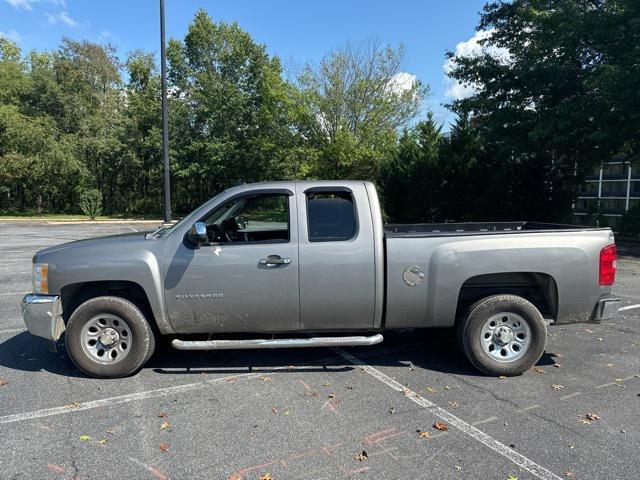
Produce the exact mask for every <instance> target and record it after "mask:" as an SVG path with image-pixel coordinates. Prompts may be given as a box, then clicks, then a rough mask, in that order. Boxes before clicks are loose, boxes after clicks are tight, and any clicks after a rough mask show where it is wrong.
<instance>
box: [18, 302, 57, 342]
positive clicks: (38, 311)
mask: <svg viewBox="0 0 640 480" xmlns="http://www.w3.org/2000/svg"><path fill="white" fill-rule="evenodd" d="M22 318H23V320H24V323H25V325H26V326H27V329H28V330H29V332H31V333H32V334H33V335H36V336H38V337H42V338H44V339H45V340H47V343H48V345H49V347H50V348H52V349H53V350H55V345H56V341H57V340H58V339H59V338H60V336H61V335H62V332H64V321H63V320H62V304H61V302H60V297H59V296H57V295H36V294H33V293H30V294H28V295H25V296H24V298H23V299H22Z"/></svg>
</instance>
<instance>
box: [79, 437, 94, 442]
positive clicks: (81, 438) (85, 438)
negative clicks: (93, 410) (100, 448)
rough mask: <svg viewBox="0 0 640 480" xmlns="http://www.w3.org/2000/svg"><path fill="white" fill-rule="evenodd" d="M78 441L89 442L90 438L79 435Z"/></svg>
mask: <svg viewBox="0 0 640 480" xmlns="http://www.w3.org/2000/svg"><path fill="white" fill-rule="evenodd" d="M80 440H82V441H83V442H86V441H87V440H91V437H90V436H89V435H80Z"/></svg>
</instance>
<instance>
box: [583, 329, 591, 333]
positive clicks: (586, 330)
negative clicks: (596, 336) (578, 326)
mask: <svg viewBox="0 0 640 480" xmlns="http://www.w3.org/2000/svg"><path fill="white" fill-rule="evenodd" d="M584 331H585V332H587V333H593V330H589V329H588V328H585V329H584Z"/></svg>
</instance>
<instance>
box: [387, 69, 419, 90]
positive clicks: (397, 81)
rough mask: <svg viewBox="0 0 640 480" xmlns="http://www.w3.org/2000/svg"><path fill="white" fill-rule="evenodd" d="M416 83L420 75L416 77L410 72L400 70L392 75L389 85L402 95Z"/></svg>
mask: <svg viewBox="0 0 640 480" xmlns="http://www.w3.org/2000/svg"><path fill="white" fill-rule="evenodd" d="M416 83H418V77H416V76H415V75H414V74H412V73H408V72H399V73H396V74H395V75H394V76H393V77H391V80H390V81H389V85H388V86H389V88H390V89H391V91H392V92H394V93H395V94H397V95H400V94H402V93H404V92H406V91H407V90H411V89H412V88H413V86H414V85H415V84H416Z"/></svg>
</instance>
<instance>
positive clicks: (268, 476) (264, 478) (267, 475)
mask: <svg viewBox="0 0 640 480" xmlns="http://www.w3.org/2000/svg"><path fill="white" fill-rule="evenodd" d="M260 480H273V477H272V476H271V474H270V473H265V474H264V475H261V476H260Z"/></svg>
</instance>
